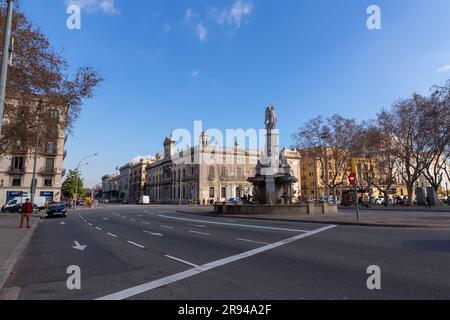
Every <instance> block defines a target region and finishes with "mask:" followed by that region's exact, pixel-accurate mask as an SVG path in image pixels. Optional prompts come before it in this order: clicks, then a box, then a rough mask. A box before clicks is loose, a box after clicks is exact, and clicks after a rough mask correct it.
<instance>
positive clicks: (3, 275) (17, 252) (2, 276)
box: [0, 218, 41, 291]
mask: <svg viewBox="0 0 450 320" xmlns="http://www.w3.org/2000/svg"><path fill="white" fill-rule="evenodd" d="M40 220H41V219H39V218H38V219H35V221H34V222H33V223H32V225H31V229H30V231H29V232H28V233H27V234H26V235H25V236H24V237H23V239H22V240H21V241H20V242H19V244H18V245H17V246H16V248H15V249H14V251H13V252H12V253H11V255H10V256H9V257H8V259H6V261H5V263H4V265H3V266H0V291H2V290H3V286H4V285H5V283H6V280H8V277H9V276H10V274H11V271H12V269H13V268H14V266H15V265H16V263H17V261H18V260H19V258H20V256H21V255H22V253H23V252H24V250H25V249H26V247H27V245H28V242H29V241H30V239H31V237H32V236H33V233H34V231H35V230H36V228H37V226H38V224H39V221H40Z"/></svg>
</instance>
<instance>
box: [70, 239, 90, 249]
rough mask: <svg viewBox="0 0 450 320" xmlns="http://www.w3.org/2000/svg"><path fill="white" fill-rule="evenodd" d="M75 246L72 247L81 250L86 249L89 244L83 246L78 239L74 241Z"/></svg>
mask: <svg viewBox="0 0 450 320" xmlns="http://www.w3.org/2000/svg"><path fill="white" fill-rule="evenodd" d="M74 243H75V246H73V247H72V248H74V249H76V250H80V251H84V249H86V247H87V245H85V246H82V245H81V244H79V243H78V241H74Z"/></svg>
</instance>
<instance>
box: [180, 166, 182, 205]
mask: <svg viewBox="0 0 450 320" xmlns="http://www.w3.org/2000/svg"><path fill="white" fill-rule="evenodd" d="M181 172H182V171H181V169H180V206H181V205H182V200H181V184H182V180H181Z"/></svg>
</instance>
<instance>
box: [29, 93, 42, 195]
mask: <svg viewBox="0 0 450 320" xmlns="http://www.w3.org/2000/svg"><path fill="white" fill-rule="evenodd" d="M42 103H43V102H42V99H41V100H39V104H38V110H37V121H36V144H35V146H34V162H33V174H32V178H31V187H30V194H31V199H30V200H31V203H32V204H34V198H35V196H36V187H37V181H36V166H37V159H38V153H39V144H40V139H41V137H40V136H41V126H40V123H39V121H41V119H40V117H41V111H42Z"/></svg>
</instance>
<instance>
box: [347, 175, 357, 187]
mask: <svg viewBox="0 0 450 320" xmlns="http://www.w3.org/2000/svg"><path fill="white" fill-rule="evenodd" d="M348 182H349V183H350V185H352V186H354V185H355V183H356V174H355V173H354V172H351V173H350V174H349V175H348Z"/></svg>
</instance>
